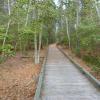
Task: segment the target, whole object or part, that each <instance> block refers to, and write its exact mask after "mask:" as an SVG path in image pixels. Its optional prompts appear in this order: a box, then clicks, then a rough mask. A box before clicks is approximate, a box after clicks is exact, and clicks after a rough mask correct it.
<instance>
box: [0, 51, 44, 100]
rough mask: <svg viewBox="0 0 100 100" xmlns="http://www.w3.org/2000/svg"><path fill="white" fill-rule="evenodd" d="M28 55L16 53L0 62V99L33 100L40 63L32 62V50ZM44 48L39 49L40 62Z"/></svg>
mask: <svg viewBox="0 0 100 100" xmlns="http://www.w3.org/2000/svg"><path fill="white" fill-rule="evenodd" d="M28 56H29V57H26V58H25V57H22V55H21V53H17V54H16V56H15V57H11V58H9V59H8V60H7V61H6V62H4V63H2V64H0V100H33V97H34V94H35V90H36V84H37V81H38V76H39V72H40V70H41V65H35V64H34V63H33V62H34V60H33V58H32V56H33V52H32V51H30V52H29V54H28ZM44 56H45V50H42V51H41V57H42V59H41V62H42V60H43V57H44Z"/></svg>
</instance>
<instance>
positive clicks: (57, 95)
mask: <svg viewBox="0 0 100 100" xmlns="http://www.w3.org/2000/svg"><path fill="white" fill-rule="evenodd" d="M41 100H100V91H98V90H97V89H96V88H95V87H94V86H93V84H92V83H91V82H90V81H89V80H88V79H87V78H86V77H85V76H84V75H83V74H82V73H81V72H80V71H79V70H78V69H77V68H76V67H75V66H74V65H73V64H72V63H71V62H70V61H69V60H68V59H67V58H66V57H65V56H64V55H63V54H62V53H61V52H60V51H59V50H58V49H57V48H56V47H55V46H52V45H51V46H50V47H49V53H48V58H47V62H46V66H45V75H44V81H43V87H42V91H41Z"/></svg>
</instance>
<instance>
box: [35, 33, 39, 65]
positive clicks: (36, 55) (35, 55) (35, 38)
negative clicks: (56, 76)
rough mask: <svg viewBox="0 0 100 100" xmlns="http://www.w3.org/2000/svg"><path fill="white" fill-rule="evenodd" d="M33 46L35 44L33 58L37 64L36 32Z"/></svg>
mask: <svg viewBox="0 0 100 100" xmlns="http://www.w3.org/2000/svg"><path fill="white" fill-rule="evenodd" d="M34 46H35V51H34V56H35V57H34V59H35V64H39V62H38V48H37V34H36V33H35V34H34Z"/></svg>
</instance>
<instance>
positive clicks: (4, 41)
mask: <svg viewBox="0 0 100 100" xmlns="http://www.w3.org/2000/svg"><path fill="white" fill-rule="evenodd" d="M7 6H8V15H9V17H10V15H11V10H10V1H9V0H8V5H7ZM10 23H11V19H10V18H9V21H8V24H7V28H6V33H5V36H4V39H3V44H2V48H4V47H5V43H6V36H7V34H8V31H9V26H10ZM2 55H3V56H4V52H3V54H2Z"/></svg>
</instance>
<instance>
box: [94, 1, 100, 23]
mask: <svg viewBox="0 0 100 100" xmlns="http://www.w3.org/2000/svg"><path fill="white" fill-rule="evenodd" d="M94 3H95V8H96V12H97V15H98V18H99V21H100V11H99V8H98V6H97V2H96V0H94Z"/></svg>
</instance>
